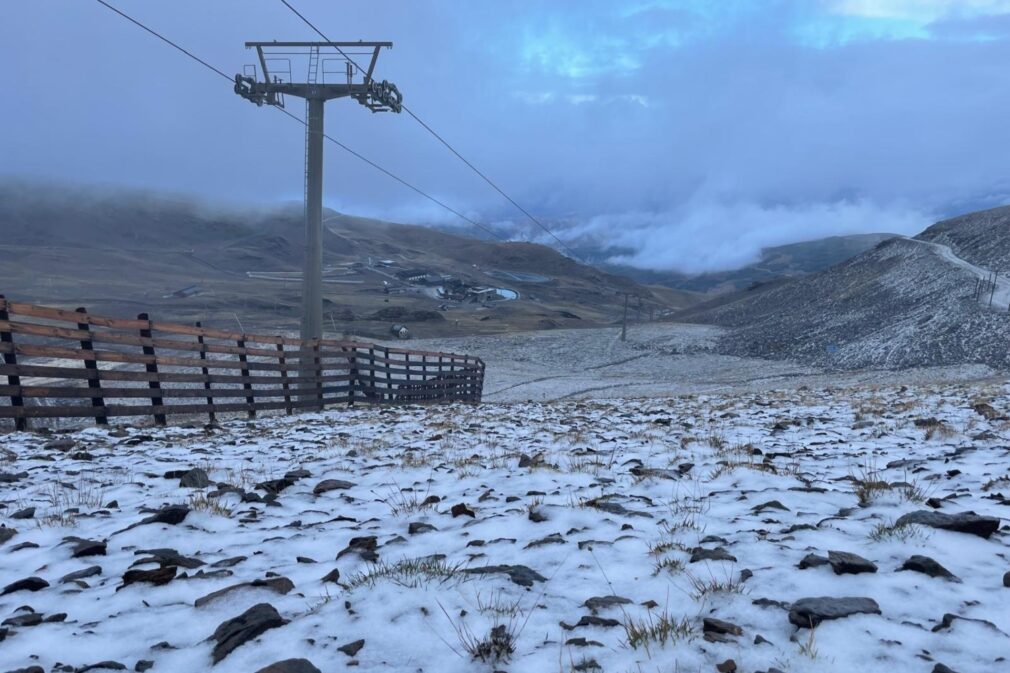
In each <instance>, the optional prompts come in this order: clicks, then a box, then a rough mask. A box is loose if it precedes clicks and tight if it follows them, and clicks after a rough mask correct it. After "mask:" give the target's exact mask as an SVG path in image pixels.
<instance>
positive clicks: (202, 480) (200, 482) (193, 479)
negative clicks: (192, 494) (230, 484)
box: [179, 467, 210, 488]
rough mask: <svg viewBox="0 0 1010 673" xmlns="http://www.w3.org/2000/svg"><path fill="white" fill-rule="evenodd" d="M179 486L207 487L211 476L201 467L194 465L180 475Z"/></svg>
mask: <svg viewBox="0 0 1010 673" xmlns="http://www.w3.org/2000/svg"><path fill="white" fill-rule="evenodd" d="M179 486H181V487H182V488H207V487H208V486H210V477H208V476H207V473H206V472H204V471H203V470H202V469H200V468H199V467H194V468H193V469H192V470H190V471H189V472H186V473H185V474H183V475H182V476H181V477H179Z"/></svg>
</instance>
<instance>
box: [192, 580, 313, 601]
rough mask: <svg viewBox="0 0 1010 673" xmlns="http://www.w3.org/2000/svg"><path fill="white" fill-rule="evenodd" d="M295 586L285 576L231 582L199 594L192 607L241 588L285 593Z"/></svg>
mask: <svg viewBox="0 0 1010 673" xmlns="http://www.w3.org/2000/svg"><path fill="white" fill-rule="evenodd" d="M294 588H295V583H294V582H292V581H291V580H289V579H288V578H287V577H268V578H267V579H262V580H253V581H251V582H241V583H239V584H233V585H232V586H230V587H225V588H224V589H218V590H217V591H212V592H211V593H209V594H207V595H206V596H201V597H200V598H197V599H196V601H195V602H194V603H193V607H196V608H200V607H203V606H204V605H207V604H208V603H213V602H214V601H216V600H217V599H219V598H221V597H222V596H227V595H228V594H230V593H233V592H235V591H239V590H241V589H269V590H270V591H273V592H274V593H277V594H280V595H282V596H283V595H285V594H287V593H289V592H291V590H292V589H294Z"/></svg>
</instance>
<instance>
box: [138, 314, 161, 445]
mask: <svg viewBox="0 0 1010 673" xmlns="http://www.w3.org/2000/svg"><path fill="white" fill-rule="evenodd" d="M137 320H146V321H148V323H147V327H146V328H141V330H140V338H142V339H151V338H152V334H151V323H150V318H148V316H147V314H146V313H141V314H139V315H138V316H137ZM143 350H144V355H150V356H151V362H148V363H147V364H145V365H144V367H145V369H146V370H147V373H148V374H154V378H152V379H151V380H150V381H148V382H147V387H148V388H150V389H151V405H152V406H154V407H155V409H154V423H155V425H165V424H166V422H167V421H166V420H165V412H164V411H160V412H159V410H158V407H161V406H162V397H161V392H160V391H161V381H160V380H159V379H158V358H157V356H156V355H155V354H154V344H153V343H152V344H151V345H150V346H143Z"/></svg>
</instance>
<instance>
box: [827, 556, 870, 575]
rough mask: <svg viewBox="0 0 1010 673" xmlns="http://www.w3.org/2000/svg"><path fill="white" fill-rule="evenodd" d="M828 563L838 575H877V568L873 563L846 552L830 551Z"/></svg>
mask: <svg viewBox="0 0 1010 673" xmlns="http://www.w3.org/2000/svg"><path fill="white" fill-rule="evenodd" d="M828 563H830V564H831V569H832V570H834V571H835V574H836V575H858V574H860V573H875V572H877V566H876V564H874V563H873V562H872V561H868V560H866V559H864V558H863V557H862V556H859V555H858V554H852V553H849V552H846V551H829V552H828Z"/></svg>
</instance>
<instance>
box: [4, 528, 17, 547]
mask: <svg viewBox="0 0 1010 673" xmlns="http://www.w3.org/2000/svg"><path fill="white" fill-rule="evenodd" d="M17 534H18V532H17V530H16V529H14V528H8V527H7V526H0V544H4V543H5V542H7V541H8V540H10V539H11V538H12V537H14V536H15V535H17Z"/></svg>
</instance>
